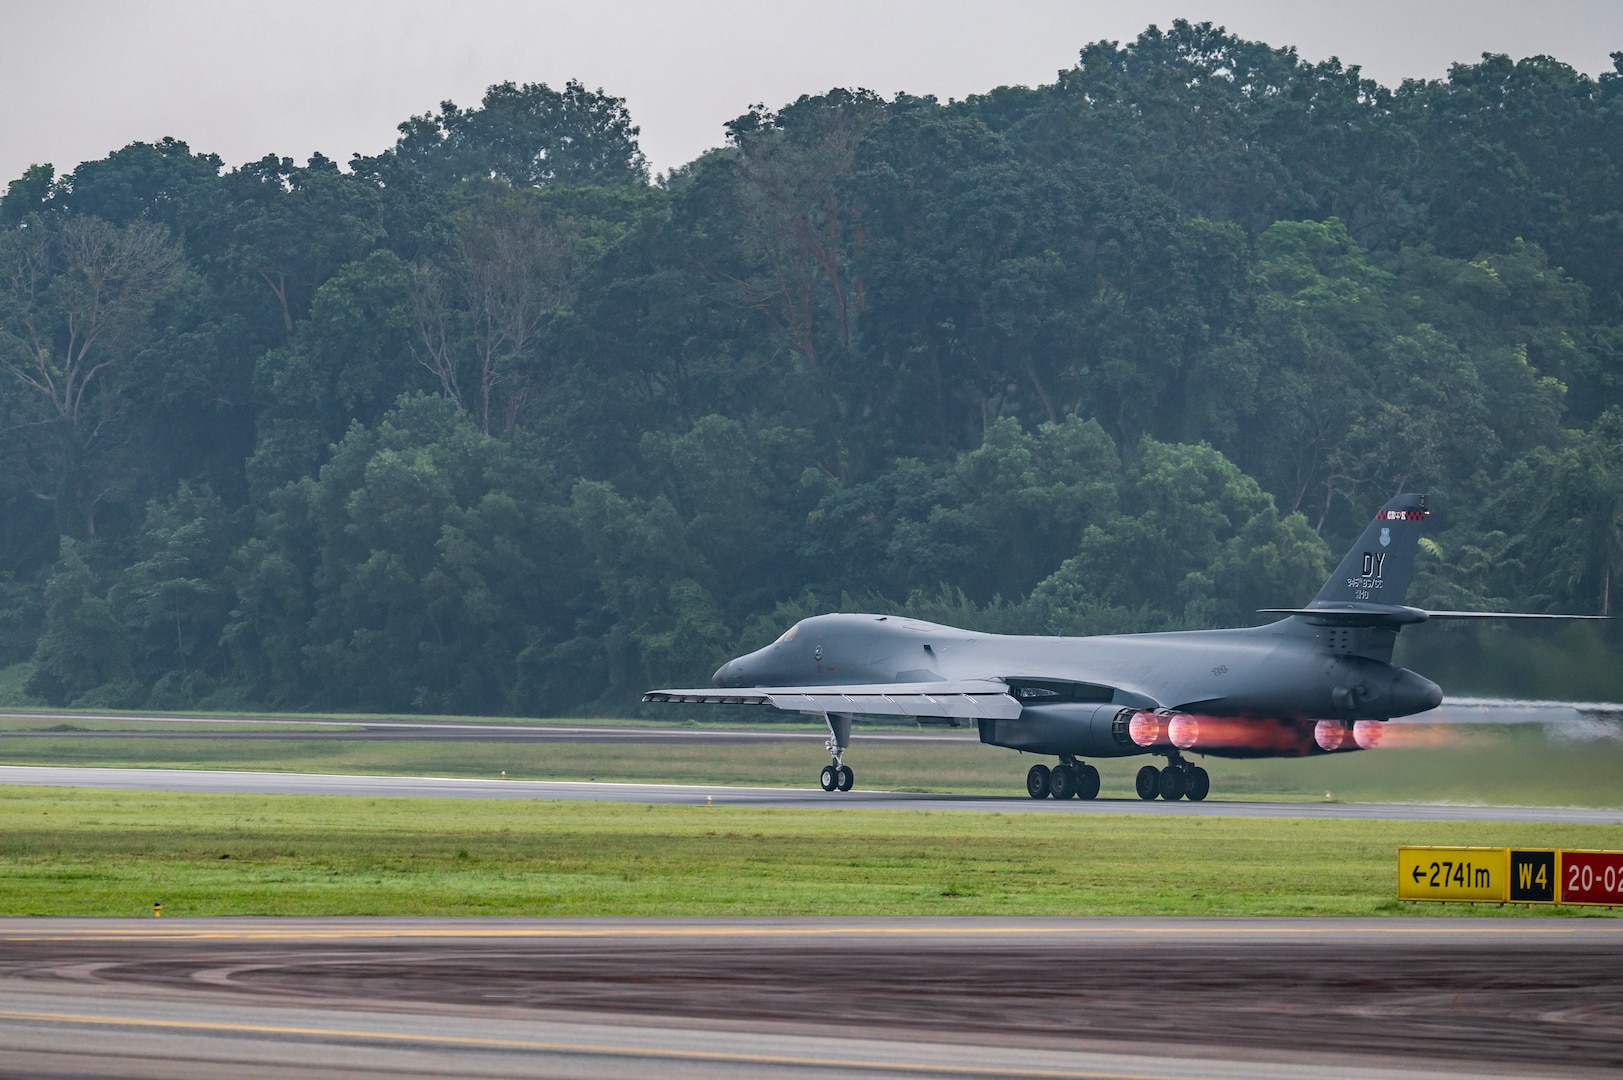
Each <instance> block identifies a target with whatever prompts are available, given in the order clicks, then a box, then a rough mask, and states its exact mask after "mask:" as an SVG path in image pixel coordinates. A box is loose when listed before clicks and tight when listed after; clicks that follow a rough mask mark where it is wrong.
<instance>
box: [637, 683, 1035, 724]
mask: <svg viewBox="0 0 1623 1080" xmlns="http://www.w3.org/2000/svg"><path fill="white" fill-rule="evenodd" d="M642 699H643V700H644V701H672V702H691V703H693V704H697V705H771V706H772V707H773V708H776V709H782V710H784V711H785V712H805V713H854V714H860V715H863V716H951V717H957V718H961V719H970V720H973V719H979V718H982V717H984V718H987V719H997V720H1012V719H1014V718H1015V717H1017V716H1019V715H1020V703H1019V702H1018V701H1016V700H1015V699H1014V698H1012V697H1010V696H1009V687H1008V686H1007V685H1006V684H1004V683H1001V682H996V681H993V680H989V679H987V680H979V679H977V680H970V681H963V682H931V683H889V684H886V683H878V684H874V683H867V684H859V685H855V686H751V687H747V688H743V689H737V690H719V689H716V688H714V687H706V688H703V689H694V690H650V691H648V692H647V693H646V694H644V695H643V696H642Z"/></svg>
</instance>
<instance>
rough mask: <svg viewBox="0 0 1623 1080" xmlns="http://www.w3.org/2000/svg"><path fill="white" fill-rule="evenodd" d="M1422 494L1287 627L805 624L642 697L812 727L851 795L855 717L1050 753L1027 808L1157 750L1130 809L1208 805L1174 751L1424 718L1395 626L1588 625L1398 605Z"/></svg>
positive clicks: (1223, 753) (1311, 741)
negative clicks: (778, 716) (1003, 630)
mask: <svg viewBox="0 0 1623 1080" xmlns="http://www.w3.org/2000/svg"><path fill="white" fill-rule="evenodd" d="M1426 514H1427V511H1426V497H1425V496H1424V495H1399V496H1397V497H1396V498H1394V499H1392V500H1390V501H1389V502H1387V504H1386V505H1385V506H1383V507H1381V509H1380V512H1379V513H1377V514H1376V515H1375V520H1374V521H1372V522H1371V523H1370V525H1369V527H1368V528H1366V529H1365V530H1364V533H1363V535H1362V536H1360V537H1359V538H1358V542H1357V543H1356V544H1354V545H1353V546H1352V549H1351V550H1350V551H1348V552H1347V555H1346V557H1345V558H1343V559H1342V560H1341V564H1340V565H1339V566H1338V567H1336V571H1335V573H1334V574H1332V575H1331V576H1330V580H1329V581H1327V582H1325V584H1324V587H1323V588H1322V589H1320V590H1319V594H1318V595H1317V596H1316V597H1314V598H1313V600H1312V602H1311V603H1309V604H1308V605H1307V606H1306V607H1303V608H1264V609H1262V613H1263V614H1271V615H1281V616H1284V617H1283V618H1281V619H1279V620H1277V621H1275V622H1271V623H1268V624H1266V625H1262V626H1252V627H1245V628H1242V629H1233V630H1189V631H1178V632H1171V633H1158V634H1122V635H1111V636H1099V637H1085V638H1068V637H1016V636H1009V635H1002V634H982V633H975V632H973V631H969V630H959V629H955V628H953V627H950V626H941V625H938V624H935V623H928V622H922V621H919V620H917V619H907V618H900V617H897V616H887V615H852V614H830V615H818V616H815V617H813V618H809V619H802V620H801V621H800V622H798V623H796V624H795V625H794V626H792V627H790V628H789V630H788V631H787V632H786V633H785V634H784V635H783V636H782V637H780V638H778V640H777V641H775V642H773V643H772V644H771V645H768V646H766V647H765V648H763V649H758V650H756V651H755V652H752V653H750V654H748V655H746V656H740V657H738V658H737V659H735V660H730V661H728V662H727V663H725V664H723V665H722V666H721V668H720V670H718V671H717V672H716V673H715V676H714V678H713V681H714V683H715V688H714V689H696V690H652V691H649V692H648V693H646V694H644V695H643V700H644V701H671V702H702V703H707V704H741V705H771V706H773V707H774V708H778V709H783V710H786V711H792V712H801V713H810V714H814V715H820V716H822V717H823V718H824V719H825V721H826V722H827V724H828V730H829V740H828V747H827V748H828V752H829V755H830V756H831V758H832V761H831V763H830V764H829V765H827V766H825V767H824V769H823V771H822V775H821V777H820V782H821V785H822V788H823V790H824V791H849V790H851V787H852V784H853V783H854V780H855V777H854V774H853V773H852V770H851V767H850V766H849V765H847V764H845V763H844V760H843V759H844V756H845V754H846V752H847V751H848V749H849V748H850V743H851V718H852V717H853V716H906V717H914V718H916V719H917V720H919V721H920V722H921V723H927V724H929V723H935V724H946V725H952V726H957V724H959V723H960V722H962V721H967V720H974V721H975V723H976V724H977V725H978V727H979V729H980V737H981V741H982V742H983V743H988V744H990V745H993V746H1004V747H1008V748H1010V749H1014V750H1021V751H1025V752H1028V753H1033V754H1041V755H1044V756H1053V757H1056V758H1058V759H1059V760H1058V763H1057V764H1056V765H1054V766H1052V767H1050V766H1048V765H1046V764H1038V765H1033V766H1032V767H1031V770H1030V771H1029V772H1028V773H1027V774H1026V792H1027V793H1028V794H1029V795H1030V796H1031V797H1032V798H1034V799H1042V798H1047V797H1049V796H1052V797H1054V798H1056V799H1068V798H1072V797H1078V798H1083V799H1092V798H1095V797H1096V796H1097V795H1098V794H1099V770H1098V769H1097V768H1095V767H1094V766H1093V765H1091V764H1088V763H1087V761H1086V760H1085V759H1088V758H1093V759H1104V758H1118V757H1129V756H1134V755H1140V754H1155V755H1159V756H1161V757H1163V758H1165V759H1166V764H1165V765H1164V766H1162V767H1159V768H1158V767H1157V766H1155V765H1145V766H1144V767H1142V768H1141V769H1140V770H1139V771H1138V776H1137V779H1136V787H1137V791H1138V795H1139V797H1140V798H1142V799H1154V798H1161V799H1166V800H1176V799H1182V798H1187V799H1191V800H1195V801H1199V800H1201V799H1204V798H1205V797H1206V795H1207V793H1208V792H1209V791H1210V790H1211V778H1210V776H1209V775H1208V774H1207V772H1206V770H1205V769H1203V768H1201V767H1200V766H1198V765H1196V764H1194V763H1193V762H1191V761H1189V760H1188V759H1187V758H1186V757H1185V756H1184V755H1185V754H1186V753H1192V754H1199V755H1208V754H1209V755H1212V756H1214V757H1300V756H1305V755H1308V754H1321V753H1322V754H1335V753H1347V752H1349V751H1355V750H1364V749H1368V748H1370V747H1372V746H1375V745H1376V744H1377V743H1378V742H1379V741H1380V736H1381V731H1382V727H1381V725H1382V723H1383V722H1385V721H1387V720H1389V719H1391V718H1393V717H1396V716H1409V715H1412V714H1415V713H1421V712H1425V711H1426V710H1428V709H1434V708H1436V707H1437V706H1438V705H1439V704H1441V703H1442V700H1443V692H1442V690H1441V689H1440V688H1439V687H1438V685H1437V684H1436V683H1434V682H1432V681H1431V680H1429V679H1426V678H1424V677H1422V676H1420V675H1417V674H1415V673H1414V672H1412V671H1409V670H1407V669H1406V668H1400V667H1396V666H1394V665H1393V664H1392V647H1393V645H1394V644H1395V643H1396V641H1397V635H1398V631H1399V630H1401V629H1402V628H1403V627H1405V626H1409V625H1413V624H1416V623H1423V622H1426V621H1428V620H1432V619H1504V618H1510V619H1566V618H1600V616H1583V615H1528V614H1510V613H1504V612H1476V611H1425V610H1422V609H1420V608H1414V607H1407V606H1405V605H1404V598H1405V594H1406V593H1407V592H1408V589H1409V582H1410V580H1411V579H1412V578H1413V577H1414V571H1415V554H1416V551H1417V549H1418V547H1419V542H1420V532H1421V527H1422V524H1423V523H1424V521H1425V519H1426Z"/></svg>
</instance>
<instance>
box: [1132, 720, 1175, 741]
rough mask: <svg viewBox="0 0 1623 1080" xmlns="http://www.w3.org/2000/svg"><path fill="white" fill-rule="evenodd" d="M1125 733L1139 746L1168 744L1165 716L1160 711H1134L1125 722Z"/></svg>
mask: <svg viewBox="0 0 1623 1080" xmlns="http://www.w3.org/2000/svg"><path fill="white" fill-rule="evenodd" d="M1127 735H1128V737H1129V738H1130V739H1132V740H1133V742H1134V743H1136V744H1137V745H1139V746H1168V745H1170V744H1171V740H1170V739H1168V738H1167V718H1166V717H1165V716H1163V715H1162V714H1160V713H1153V712H1136V713H1134V714H1133V718H1132V719H1131V720H1129V721H1128V722H1127Z"/></svg>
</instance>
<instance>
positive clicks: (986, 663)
mask: <svg viewBox="0 0 1623 1080" xmlns="http://www.w3.org/2000/svg"><path fill="white" fill-rule="evenodd" d="M1381 634H1388V635H1389V634H1390V632H1389V631H1380V630H1366V629H1354V630H1347V629H1343V628H1337V627H1334V626H1328V625H1316V624H1314V623H1313V622H1312V621H1311V620H1309V619H1305V618H1302V617H1300V616H1292V617H1289V618H1285V619H1281V620H1279V621H1278V622H1274V623H1269V624H1267V625H1265V626H1253V627H1247V628H1244V629H1237V630H1195V631H1179V632H1173V633H1160V634H1121V635H1109V636H1100V637H1086V638H1069V637H1016V636H1008V635H1001V634H982V633H976V632H974V631H970V630H959V629H956V628H954V627H950V626H941V625H938V624H935V623H928V622H922V621H919V620H916V619H908V618H902V617H898V616H884V615H856V614H831V615H818V616H815V617H813V618H809V619H805V620H803V621H801V622H800V623H798V624H796V626H795V627H794V628H793V629H792V630H791V631H790V632H788V633H786V634H785V635H784V636H783V637H781V638H779V639H778V640H777V641H776V642H774V643H772V644H771V645H768V646H766V647H765V648H763V649H758V650H756V651H755V652H752V653H749V654H748V655H746V656H741V657H739V658H737V659H736V660H732V661H729V662H728V663H726V664H724V665H723V666H722V667H721V669H720V670H718V671H717V672H716V673H715V676H714V680H713V681H714V683H715V685H717V686H719V687H729V688H732V687H754V686H830V685H860V684H872V683H913V682H932V681H938V680H939V681H957V680H973V679H996V680H1002V681H1005V682H1008V683H1009V684H1010V685H1011V686H1019V685H1021V684H1024V683H1033V684H1039V685H1040V684H1048V683H1065V684H1074V685H1083V686H1087V687H1090V688H1096V690H1097V691H1098V692H1101V693H1105V692H1107V696H1104V697H1096V698H1094V700H1100V701H1109V702H1112V703H1115V704H1119V705H1122V706H1124V707H1132V708H1138V709H1148V710H1167V711H1178V712H1188V713H1196V714H1200V715H1205V716H1223V717H1255V718H1259V719H1261V718H1275V719H1280V720H1306V719H1314V718H1329V719H1339V720H1347V721H1354V720H1386V719H1389V718H1391V717H1394V716H1408V715H1411V714H1413V713H1418V712H1424V711H1425V710H1427V709H1432V708H1435V707H1436V706H1437V705H1438V704H1440V703H1441V702H1442V690H1441V689H1440V688H1439V687H1438V686H1437V684H1436V683H1434V682H1432V681H1430V680H1429V679H1426V678H1423V677H1421V676H1420V675H1417V674H1415V673H1414V672H1412V671H1409V670H1407V669H1405V668H1400V667H1396V666H1394V665H1392V664H1391V663H1390V662H1388V660H1387V659H1384V658H1382V656H1383V654H1384V657H1386V658H1389V657H1390V656H1391V638H1390V636H1388V637H1386V638H1383V639H1379V640H1376V641H1374V642H1372V641H1371V639H1370V635H1381ZM1371 653H1373V654H1375V655H1373V656H1372V655H1370V654H1371ZM1360 654H1362V655H1360Z"/></svg>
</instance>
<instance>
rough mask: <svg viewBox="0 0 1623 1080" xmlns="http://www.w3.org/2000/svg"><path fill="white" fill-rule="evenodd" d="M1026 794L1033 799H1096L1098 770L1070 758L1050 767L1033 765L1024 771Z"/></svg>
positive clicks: (1097, 795) (1097, 794)
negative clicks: (1049, 797) (1027, 770)
mask: <svg viewBox="0 0 1623 1080" xmlns="http://www.w3.org/2000/svg"><path fill="white" fill-rule="evenodd" d="M1026 794H1027V795H1030V796H1031V797H1032V798H1033V799H1046V798H1048V796H1050V795H1052V796H1054V798H1056V799H1069V798H1072V797H1073V796H1074V797H1075V798H1078V799H1096V798H1098V797H1099V770H1098V769H1095V768H1094V767H1093V766H1092V765H1086V764H1083V763H1081V762H1078V761H1074V760H1072V759H1070V758H1066V759H1064V760H1062V761H1061V762H1060V763H1059V764H1058V765H1055V766H1054V767H1053V768H1052V769H1050V768H1049V767H1048V766H1047V765H1033V766H1032V767H1031V771H1030V772H1028V773H1026Z"/></svg>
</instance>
